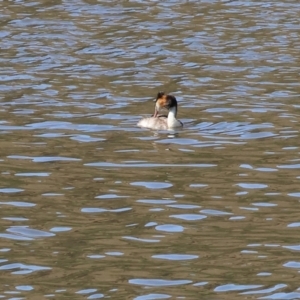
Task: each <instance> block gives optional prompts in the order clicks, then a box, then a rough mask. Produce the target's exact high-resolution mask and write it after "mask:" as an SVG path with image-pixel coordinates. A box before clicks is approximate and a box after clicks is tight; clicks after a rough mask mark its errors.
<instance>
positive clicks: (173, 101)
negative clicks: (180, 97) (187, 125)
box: [167, 95, 177, 107]
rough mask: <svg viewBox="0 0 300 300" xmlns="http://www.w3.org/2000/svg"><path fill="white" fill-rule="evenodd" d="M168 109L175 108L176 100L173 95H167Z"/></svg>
mask: <svg viewBox="0 0 300 300" xmlns="http://www.w3.org/2000/svg"><path fill="white" fill-rule="evenodd" d="M167 103H168V107H174V106H176V107H177V100H176V98H175V97H174V96H173V95H167Z"/></svg>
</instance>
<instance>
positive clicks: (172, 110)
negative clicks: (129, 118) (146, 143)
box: [137, 92, 183, 130]
mask: <svg viewBox="0 0 300 300" xmlns="http://www.w3.org/2000/svg"><path fill="white" fill-rule="evenodd" d="M154 101H155V110H154V115H153V116H152V117H150V118H143V119H142V120H140V121H139V122H138V123H137V126H139V127H144V128H150V129H156V130H168V129H174V128H179V127H182V126H183V124H182V123H181V122H180V121H179V120H177V119H176V115H177V100H176V98H175V97H174V96H173V95H168V94H165V93H164V92H159V93H158V94H157V96H156V98H155V99H154ZM162 109H167V110H168V116H164V115H159V112H160V111H161V110H162Z"/></svg>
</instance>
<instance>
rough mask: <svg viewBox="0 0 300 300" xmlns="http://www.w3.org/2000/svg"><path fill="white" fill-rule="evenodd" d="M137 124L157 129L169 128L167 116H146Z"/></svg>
mask: <svg viewBox="0 0 300 300" xmlns="http://www.w3.org/2000/svg"><path fill="white" fill-rule="evenodd" d="M137 126H139V127H144V128H150V129H156V130H167V129H168V122H167V118H165V117H160V118H153V117H151V118H144V119H142V120H140V121H139V122H138V123H137Z"/></svg>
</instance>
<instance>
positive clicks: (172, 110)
mask: <svg viewBox="0 0 300 300" xmlns="http://www.w3.org/2000/svg"><path fill="white" fill-rule="evenodd" d="M176 115H177V107H176V106H174V107H171V108H170V110H169V114H168V127H172V126H174V125H175V124H176V123H177V122H178V121H177V119H176Z"/></svg>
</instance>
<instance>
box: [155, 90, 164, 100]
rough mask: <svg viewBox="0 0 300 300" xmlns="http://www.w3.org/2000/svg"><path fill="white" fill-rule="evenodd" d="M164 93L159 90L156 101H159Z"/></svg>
mask: <svg viewBox="0 0 300 300" xmlns="http://www.w3.org/2000/svg"><path fill="white" fill-rule="evenodd" d="M164 95H165V92H158V93H157V96H156V99H155V100H154V101H157V100H158V99H160V98H161V97H162V96H164Z"/></svg>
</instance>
